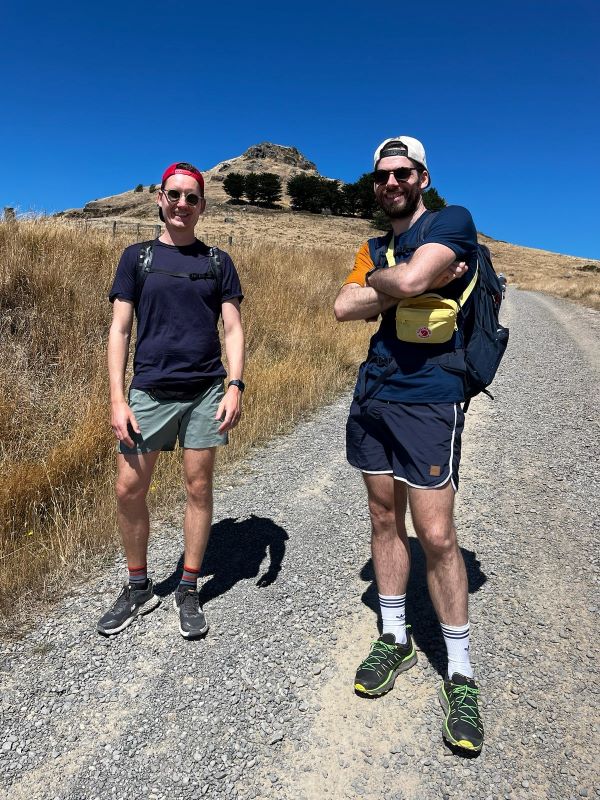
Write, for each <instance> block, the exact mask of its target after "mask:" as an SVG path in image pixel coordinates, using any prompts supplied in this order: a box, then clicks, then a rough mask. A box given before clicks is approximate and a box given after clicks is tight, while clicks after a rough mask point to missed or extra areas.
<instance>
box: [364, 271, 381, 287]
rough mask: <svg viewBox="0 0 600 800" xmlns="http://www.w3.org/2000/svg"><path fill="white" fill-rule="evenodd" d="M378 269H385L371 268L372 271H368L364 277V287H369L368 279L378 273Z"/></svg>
mask: <svg viewBox="0 0 600 800" xmlns="http://www.w3.org/2000/svg"><path fill="white" fill-rule="evenodd" d="M380 269H385V268H384V267H373V269H370V270H369V271H368V272H367V274H366V275H365V286H370V284H369V278H370V277H371V275H373V273H374V272H378V271H379V270H380Z"/></svg>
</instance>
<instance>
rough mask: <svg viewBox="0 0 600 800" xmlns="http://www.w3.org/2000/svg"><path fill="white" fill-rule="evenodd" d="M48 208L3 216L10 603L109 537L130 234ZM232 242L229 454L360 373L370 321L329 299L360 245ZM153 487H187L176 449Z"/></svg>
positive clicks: (3, 562) (5, 534)
mask: <svg viewBox="0 0 600 800" xmlns="http://www.w3.org/2000/svg"><path fill="white" fill-rule="evenodd" d="M128 243H129V241H128V240H127V239H124V238H120V239H116V240H115V239H112V238H109V236H108V235H107V233H105V232H103V231H101V230H98V231H93V230H90V231H88V232H86V233H84V232H83V231H80V230H77V229H73V228H69V227H67V226H65V225H63V224H61V223H59V222H52V221H48V220H39V221H32V222H27V223H20V224H18V225H10V224H0V264H1V265H2V266H1V267H0V269H1V272H0V309H1V319H2V323H1V324H2V330H1V334H2V335H1V337H0V612H2V613H4V614H7V613H8V609H9V607H11V608H14V599H15V598H16V597H17V596H18V595H19V594H20V592H21V590H22V589H23V587H25V586H32V585H33V586H36V594H37V595H38V596H39V593H40V592H41V593H43V592H44V587H47V586H49V585H52V584H53V585H56V576H57V575H58V576H62V577H63V578H66V576H67V575H68V574H69V573H72V572H78V573H81V572H85V570H86V568H87V566H88V565H89V563H90V559H92V560H95V559H97V558H98V554H102V553H103V552H104V551H112V550H113V549H114V546H115V541H116V526H115V518H114V510H113V506H114V503H113V488H112V484H113V472H114V440H113V437H112V433H111V431H110V427H109V419H108V394H107V380H106V368H105V345H106V336H107V331H108V325H109V318H110V305H109V303H108V301H107V293H108V289H109V287H110V284H111V281H112V277H113V273H114V269H115V266H116V263H117V260H118V257H119V255H120V253H121V251H122V249H123V247H124V246H125V245H126V244H128ZM231 254H232V256H233V258H234V261H235V262H236V265H237V267H238V270H239V272H240V276H241V279H242V285H243V287H244V291H245V293H246V300H245V302H244V304H243V316H244V322H245V329H246V334H247V342H248V369H247V373H246V380H247V383H248V387H249V389H248V391H247V392H246V397H245V406H244V417H243V420H242V423H241V424H240V426H239V428H238V429H237V430H236V431H234V433H233V435H232V437H231V438H232V442H231V445H230V446H229V447H228V448H223V449H222V451H221V456H222V457H221V460H220V461H221V468H222V467H223V465H227V464H231V463H232V462H234V461H235V460H236V459H238V458H239V457H240V456H241V455H242V454H243V453H244V452H246V451H247V449H248V448H249V447H250V446H252V445H254V444H256V443H258V442H263V441H266V440H267V439H268V438H269V437H272V436H273V435H274V434H275V433H278V432H281V431H283V430H285V429H287V428H289V427H290V426H291V425H292V424H293V423H294V422H295V421H297V420H298V418H299V416H301V415H302V414H303V413H305V412H306V411H307V410H309V409H311V408H314V407H315V406H318V405H319V404H321V403H323V402H324V401H326V400H328V399H330V398H332V397H333V395H335V393H336V392H338V391H339V390H340V389H341V388H342V387H344V386H347V385H348V384H349V382H350V381H351V380H352V378H353V376H354V374H355V371H356V364H357V363H358V361H359V360H360V358H361V357H362V355H363V354H364V352H365V348H366V340H367V336H368V334H369V329H368V327H367V326H365V325H360V324H356V325H351V326H344V328H343V329H342V328H339V327H337V326H336V323H335V321H334V319H333V314H332V310H331V309H332V303H333V298H334V297H335V294H336V292H337V289H338V287H339V285H340V283H341V281H342V278H343V276H344V275H345V273H346V272H347V270H348V268H349V266H350V263H351V260H352V252H351V251H350V250H348V251H341V250H339V249H338V250H335V249H329V250H325V249H323V250H316V249H315V250H307V249H303V250H298V249H292V248H289V247H288V248H286V247H282V246H277V245H275V244H262V245H261V244H255V245H253V246H252V247H245V248H244V249H243V250H240V251H239V252H238V251H237V250H236V248H235V247H233V248H232V249H231ZM161 461H162V463H161V464H160V468H159V470H158V471H157V474H156V479H155V481H154V484H153V487H152V490H153V495H154V500H155V501H157V502H159V503H160V502H161V501H163V500H165V499H166V498H169V499H172V498H173V496H174V493H175V494H176V495H179V494H180V491H181V490H180V484H181V481H180V479H179V470H180V467H179V459H178V458H177V454H175V455H174V456H170V455H166V454H165V456H163V457H162V458H161Z"/></svg>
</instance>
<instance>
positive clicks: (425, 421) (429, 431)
mask: <svg viewBox="0 0 600 800" xmlns="http://www.w3.org/2000/svg"><path fill="white" fill-rule="evenodd" d="M464 424H465V415H464V413H463V410H462V408H461V407H460V405H459V403H391V402H387V401H385V400H369V401H367V402H364V403H363V404H362V406H360V405H359V404H358V403H357V402H356V400H354V401H353V402H352V405H351V406H350V416H349V417H348V422H347V423H346V455H347V457H348V461H349V462H350V464H351V465H352V466H353V467H356V468H357V469H360V470H361V471H362V472H365V473H368V474H371V475H385V474H388V475H393V476H394V478H395V479H396V480H398V481H403V482H404V483H407V484H408V485H409V486H414V487H416V488H418V489H435V488H437V487H439V486H444V484H446V483H448V481H450V482H451V483H452V486H453V488H454V491H457V489H458V468H459V465H460V437H461V434H462V431H463V427H464Z"/></svg>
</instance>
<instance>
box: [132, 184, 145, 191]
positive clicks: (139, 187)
mask: <svg viewBox="0 0 600 800" xmlns="http://www.w3.org/2000/svg"><path fill="white" fill-rule="evenodd" d="M133 191H134V192H143V191H144V186H143V184H141V183H138V185H137V186H136V187H135V189H134V190H133Z"/></svg>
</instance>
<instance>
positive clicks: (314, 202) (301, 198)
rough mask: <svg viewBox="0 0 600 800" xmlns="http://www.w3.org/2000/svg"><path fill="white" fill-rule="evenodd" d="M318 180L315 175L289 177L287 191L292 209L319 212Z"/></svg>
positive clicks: (320, 206)
mask: <svg viewBox="0 0 600 800" xmlns="http://www.w3.org/2000/svg"><path fill="white" fill-rule="evenodd" d="M320 180H321V179H320V178H318V177H317V176H316V175H294V177H293V178H290V179H289V181H288V182H287V191H288V194H289V196H290V197H291V199H292V208H293V209H294V211H311V212H312V213H313V214H320V213H321V209H322V208H323V206H322V205H321V198H320Z"/></svg>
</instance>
